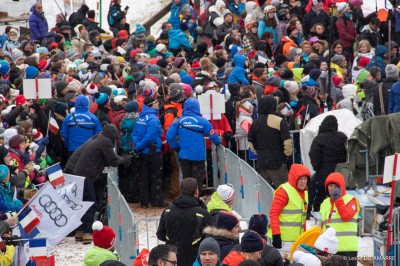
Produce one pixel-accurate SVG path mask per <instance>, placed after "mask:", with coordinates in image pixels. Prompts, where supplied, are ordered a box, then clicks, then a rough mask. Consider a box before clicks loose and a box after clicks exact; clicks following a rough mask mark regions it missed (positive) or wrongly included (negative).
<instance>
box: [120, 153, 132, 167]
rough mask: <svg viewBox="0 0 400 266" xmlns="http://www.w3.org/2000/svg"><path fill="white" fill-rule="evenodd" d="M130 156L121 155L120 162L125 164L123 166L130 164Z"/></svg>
mask: <svg viewBox="0 0 400 266" xmlns="http://www.w3.org/2000/svg"><path fill="white" fill-rule="evenodd" d="M131 158H132V157H131V156H129V155H124V156H122V164H123V165H125V166H129V165H131Z"/></svg>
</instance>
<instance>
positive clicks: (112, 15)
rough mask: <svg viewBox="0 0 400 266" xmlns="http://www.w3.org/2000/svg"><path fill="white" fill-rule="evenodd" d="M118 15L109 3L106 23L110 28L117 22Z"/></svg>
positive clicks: (117, 11)
mask: <svg viewBox="0 0 400 266" xmlns="http://www.w3.org/2000/svg"><path fill="white" fill-rule="evenodd" d="M118 14H119V10H118V9H117V8H115V7H114V6H113V4H112V2H111V4H110V8H109V9H108V14H107V22H108V25H109V26H110V27H114V26H115V23H116V22H117V19H118Z"/></svg>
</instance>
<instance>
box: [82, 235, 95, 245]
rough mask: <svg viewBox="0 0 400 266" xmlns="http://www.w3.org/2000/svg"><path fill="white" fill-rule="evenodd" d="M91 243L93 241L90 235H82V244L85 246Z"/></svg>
mask: <svg viewBox="0 0 400 266" xmlns="http://www.w3.org/2000/svg"><path fill="white" fill-rule="evenodd" d="M92 241H93V237H92V234H87V233H85V234H83V237H82V244H84V245H87V244H90V243H92Z"/></svg>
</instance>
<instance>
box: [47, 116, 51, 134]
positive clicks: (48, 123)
mask: <svg viewBox="0 0 400 266" xmlns="http://www.w3.org/2000/svg"><path fill="white" fill-rule="evenodd" d="M50 119H51V110H50V111H49V119H48V120H47V130H46V136H49V127H50Z"/></svg>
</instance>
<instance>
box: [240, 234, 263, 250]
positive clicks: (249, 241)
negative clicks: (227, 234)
mask: <svg viewBox="0 0 400 266" xmlns="http://www.w3.org/2000/svg"><path fill="white" fill-rule="evenodd" d="M241 247H242V251H243V252H247V253H252V252H257V251H261V250H263V249H264V243H263V241H262V238H261V236H260V235H259V234H257V233H256V232H254V231H247V232H246V233H245V234H244V235H243V236H242V241H241Z"/></svg>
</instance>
